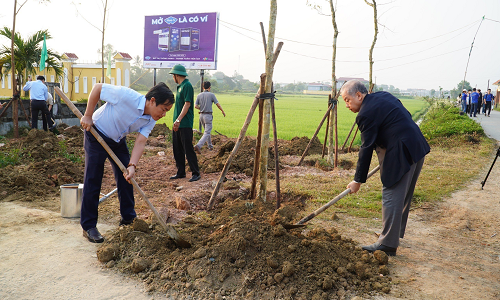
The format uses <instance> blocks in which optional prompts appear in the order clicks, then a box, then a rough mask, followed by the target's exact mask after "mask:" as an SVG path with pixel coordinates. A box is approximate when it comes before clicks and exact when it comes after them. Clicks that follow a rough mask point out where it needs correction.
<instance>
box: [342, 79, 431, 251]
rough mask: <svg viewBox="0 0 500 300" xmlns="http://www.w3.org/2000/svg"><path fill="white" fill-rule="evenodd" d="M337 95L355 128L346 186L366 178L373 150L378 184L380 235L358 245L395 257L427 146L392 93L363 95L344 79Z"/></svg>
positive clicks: (356, 85)
mask: <svg viewBox="0 0 500 300" xmlns="http://www.w3.org/2000/svg"><path fill="white" fill-rule="evenodd" d="M341 94H342V98H343V99H344V101H345V103H346V106H347V108H349V110H351V111H352V112H354V113H358V115H357V117H356V123H357V124H358V127H359V130H360V131H361V147H360V149H359V158H358V163H357V166H356V174H355V175H354V181H352V182H351V183H349V185H348V186H347V188H349V189H351V193H356V192H357V191H358V190H359V188H360V186H361V183H365V182H366V177H367V175H368V170H369V167H370V162H371V159H372V153H373V150H375V151H376V152H377V155H378V159H379V163H380V173H381V174H380V178H381V180H382V184H383V188H382V222H383V228H382V233H381V234H380V236H379V239H378V241H377V242H376V243H374V244H372V245H369V246H363V247H362V249H364V250H368V251H370V252H374V251H376V250H382V251H384V252H385V253H387V254H388V255H396V250H397V247H398V246H399V238H403V236H404V233H405V229H406V222H407V220H408V213H409V211H410V204H411V198H412V197H413V191H414V189H415V184H416V183H417V179H418V176H419V174H420V170H421V169H422V165H423V164H424V157H425V155H426V154H427V153H429V151H430V147H429V145H428V144H427V141H426V140H425V138H424V136H423V135H422V132H421V131H420V128H418V126H417V125H416V124H415V122H413V120H412V118H411V114H410V113H409V112H408V111H407V110H406V109H405V107H404V106H403V104H402V103H401V101H399V100H398V99H397V98H396V97H394V96H393V95H391V94H389V93H387V92H377V93H373V94H368V91H367V90H366V87H365V86H364V85H363V84H362V83H361V82H359V81H357V80H351V81H348V82H347V83H346V84H345V85H344V86H343V87H342V91H341Z"/></svg>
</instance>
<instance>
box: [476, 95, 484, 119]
mask: <svg viewBox="0 0 500 300" xmlns="http://www.w3.org/2000/svg"><path fill="white" fill-rule="evenodd" d="M477 93H478V94H479V98H478V99H477V114H478V115H480V114H481V108H482V109H483V113H484V103H483V93H481V89H478V90H477Z"/></svg>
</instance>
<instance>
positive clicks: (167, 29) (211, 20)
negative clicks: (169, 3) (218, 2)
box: [143, 12, 219, 70]
mask: <svg viewBox="0 0 500 300" xmlns="http://www.w3.org/2000/svg"><path fill="white" fill-rule="evenodd" d="M218 37H219V13H216V12H214V13H199V14H182V15H158V16H146V17H145V26H144V59H143V61H144V68H172V67H173V66H174V65H176V64H182V65H183V66H185V67H186V69H197V70H216V69H217V40H218Z"/></svg>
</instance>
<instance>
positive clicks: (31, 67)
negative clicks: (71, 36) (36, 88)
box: [0, 27, 63, 91]
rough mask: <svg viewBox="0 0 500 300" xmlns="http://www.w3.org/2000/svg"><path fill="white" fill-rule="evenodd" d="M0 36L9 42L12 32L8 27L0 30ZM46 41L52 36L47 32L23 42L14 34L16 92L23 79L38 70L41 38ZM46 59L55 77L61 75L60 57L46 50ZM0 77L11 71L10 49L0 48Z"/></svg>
mask: <svg viewBox="0 0 500 300" xmlns="http://www.w3.org/2000/svg"><path fill="white" fill-rule="evenodd" d="M0 35H3V36H5V37H6V38H8V39H9V40H10V39H11V37H12V31H11V30H10V28H8V27H4V28H3V29H0ZM44 36H46V39H47V40H48V39H51V38H52V36H51V35H50V34H49V32H48V30H40V31H38V32H36V33H35V34H33V35H32V36H30V37H29V38H28V39H27V40H23V39H22V38H21V36H20V35H19V34H18V33H17V32H16V33H15V36H14V61H15V63H14V64H15V72H16V74H17V78H18V80H17V82H18V87H19V88H18V90H19V91H20V90H21V87H22V85H23V83H24V79H25V78H27V76H28V75H35V74H36V72H37V69H38V64H39V62H40V56H41V55H42V45H41V43H42V42H43V37H44ZM47 54H48V57H47V59H46V60H45V63H47V66H48V67H47V68H48V69H50V68H53V69H54V71H55V73H56V75H57V76H62V75H63V67H62V64H61V63H60V60H61V56H60V55H59V54H57V53H55V52H54V51H52V50H51V49H47ZM0 66H3V67H0V76H1V75H2V73H8V72H9V71H10V70H11V49H10V47H6V46H5V45H4V46H2V48H1V49H0Z"/></svg>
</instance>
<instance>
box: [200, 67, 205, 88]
mask: <svg viewBox="0 0 500 300" xmlns="http://www.w3.org/2000/svg"><path fill="white" fill-rule="evenodd" d="M200 77H201V81H200V93H203V83H204V82H205V70H200Z"/></svg>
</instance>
